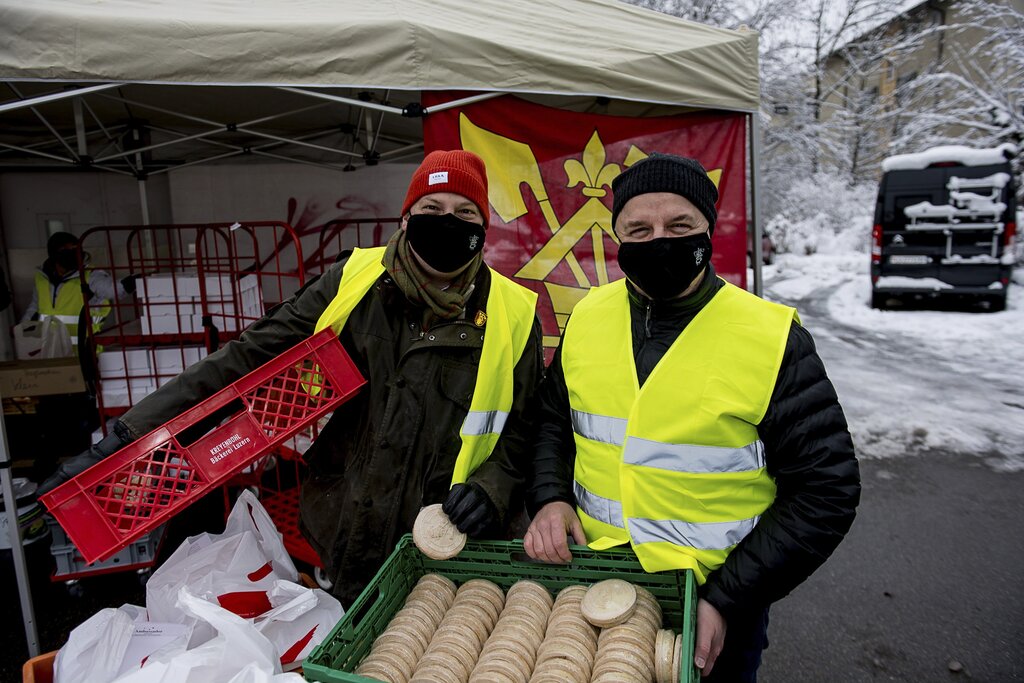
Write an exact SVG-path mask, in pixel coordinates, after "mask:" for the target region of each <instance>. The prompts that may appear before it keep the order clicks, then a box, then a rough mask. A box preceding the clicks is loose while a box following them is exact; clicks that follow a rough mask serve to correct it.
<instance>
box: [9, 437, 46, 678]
mask: <svg viewBox="0 0 1024 683" xmlns="http://www.w3.org/2000/svg"><path fill="white" fill-rule="evenodd" d="M0 485H2V486H3V492H4V507H5V508H6V510H5V512H6V514H7V533H8V534H9V535H10V541H11V559H12V560H13V561H14V574H15V577H16V578H17V581H18V595H19V596H20V597H21V617H22V621H24V623H25V640H26V642H27V643H28V656H29V657H30V658H31V657H36V656H38V655H39V637H38V636H37V635H36V614H35V610H34V609H33V607H32V586H31V584H30V583H29V578H28V565H27V564H26V563H25V546H23V545H22V538H21V526H20V525H19V524H18V500H17V498H16V497H15V495H14V480H13V479H12V478H11V456H10V454H9V453H8V452H7V426H6V425H5V424H4V421H3V419H2V418H0Z"/></svg>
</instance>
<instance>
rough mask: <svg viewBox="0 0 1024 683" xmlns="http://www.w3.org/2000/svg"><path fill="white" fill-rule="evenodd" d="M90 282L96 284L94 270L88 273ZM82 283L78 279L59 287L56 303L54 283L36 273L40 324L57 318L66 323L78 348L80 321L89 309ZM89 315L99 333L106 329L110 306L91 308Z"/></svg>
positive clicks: (106, 304)
mask: <svg viewBox="0 0 1024 683" xmlns="http://www.w3.org/2000/svg"><path fill="white" fill-rule="evenodd" d="M90 280H92V270H91V269H89V270H86V271H85V281H86V283H88V282H89V281H90ZM80 282H81V280H80V279H78V278H75V279H72V280H67V281H65V282H62V283H60V284H59V285H56V287H57V296H56V300H54V296H53V288H54V285H53V284H52V283H51V282H50V279H49V278H47V277H46V275H45V274H44V273H42V272H40V271H36V276H35V285H36V299H37V301H38V302H39V318H40V320H42V319H44V318H53V319H55V320H59V321H61V322H62V323H64V327H66V328H67V330H68V336H70V337H71V343H72V344H75V345H77V344H78V317H79V316H80V315H81V313H82V307H83V306H84V305H85V299H84V297H83V295H82V288H81V287H80V286H79V283H80ZM89 312H90V313H91V314H92V315H91V319H92V329H93V331H95V332H99V331H100V329H101V327H102V325H103V320H104V319H105V318H106V317H107V314H108V313H110V302H109V301H107V300H103V302H102V303H100V304H98V305H96V306H90V307H89Z"/></svg>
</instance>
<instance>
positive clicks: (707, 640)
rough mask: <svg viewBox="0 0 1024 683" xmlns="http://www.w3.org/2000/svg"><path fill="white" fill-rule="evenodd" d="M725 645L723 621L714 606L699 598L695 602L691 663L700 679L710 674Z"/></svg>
mask: <svg viewBox="0 0 1024 683" xmlns="http://www.w3.org/2000/svg"><path fill="white" fill-rule="evenodd" d="M723 645H725V619H724V618H723V617H722V615H721V613H719V611H718V610H717V609H715V607H714V605H712V604H711V603H710V602H708V601H707V600H705V599H704V598H701V599H700V600H698V601H697V642H696V643H694V646H693V663H694V664H696V665H697V668H698V669H700V675H701V677H704V676H707V675H709V674H710V673H711V667H713V666H714V665H715V660H716V659H718V655H719V654H721V652H722V646H723Z"/></svg>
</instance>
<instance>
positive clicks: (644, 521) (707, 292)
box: [524, 154, 860, 683]
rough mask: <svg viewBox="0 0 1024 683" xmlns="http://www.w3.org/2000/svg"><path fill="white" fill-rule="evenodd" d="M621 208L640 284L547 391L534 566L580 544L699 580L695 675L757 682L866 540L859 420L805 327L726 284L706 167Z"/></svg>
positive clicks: (575, 317) (659, 157)
mask: <svg viewBox="0 0 1024 683" xmlns="http://www.w3.org/2000/svg"><path fill="white" fill-rule="evenodd" d="M612 191H613V193H614V199H613V208H612V225H613V227H614V229H615V233H616V235H617V236H618V237H619V240H620V241H621V245H620V247H619V256H618V258H619V265H620V266H621V267H622V271H623V272H624V273H625V275H626V280H619V281H617V282H613V283H611V284H608V285H605V286H603V287H597V288H595V289H592V290H591V291H590V293H589V294H588V295H587V296H586V298H584V299H583V300H582V301H581V302H580V303H579V305H577V306H576V308H575V309H574V310H573V313H572V316H571V318H570V319H569V321H568V323H567V325H566V328H565V333H564V335H563V337H562V340H561V343H560V345H559V347H558V349H557V351H556V353H555V356H554V359H553V362H552V364H551V365H550V366H549V368H548V374H547V376H546V378H545V380H544V382H543V384H542V385H541V388H540V389H539V392H538V396H539V401H538V402H539V404H540V406H539V408H538V412H539V416H538V422H539V424H538V427H537V430H538V436H537V439H536V444H535V445H536V453H535V461H534V473H533V476H532V480H531V482H530V484H529V488H528V491H527V508H528V510H529V512H530V514H531V515H532V516H533V521H532V523H531V525H530V528H529V529H528V531H527V533H526V535H525V539H524V541H525V547H526V551H527V553H529V554H530V555H531V556H532V557H534V558H537V559H540V560H544V561H547V562H568V561H570V560H571V555H570V552H569V549H568V546H567V538H566V536H567V534H569V535H571V536H572V539H573V540H574V541H575V542H576V543H578V544H580V545H584V544H589V545H590V547H591V548H594V549H598V550H602V549H606V548H610V547H613V546H621V545H626V544H629V545H630V546H632V548H633V550H634V551H635V552H636V554H637V557H638V559H639V560H640V562H641V563H642V564H643V567H644V568H645V569H646V570H647V571H649V572H658V571H665V570H672V569H681V568H686V569H691V570H693V571H694V573H695V575H696V577H697V580H698V582H699V584H700V591H699V596H700V598H699V602H698V605H697V642H696V647H695V657H694V660H695V664H696V666H697V667H698V668H700V669H701V670H702V673H703V675H704V676H706V678H705V680H708V681H723V682H725V681H728V682H730V683H731V682H734V681H744V682H745V681H755V680H756V675H757V668H758V666H759V665H760V663H761V652H762V650H763V649H764V648H765V647H767V643H768V641H767V637H766V631H767V626H768V606H769V605H770V604H771V603H772V602H774V601H775V600H778V599H779V598H782V597H783V596H785V595H787V594H788V593H789V592H790V591H792V590H793V589H794V588H796V587H797V586H798V585H799V584H800V583H801V582H803V581H804V580H805V579H806V578H807V577H808V576H809V575H810V574H811V573H812V572H813V571H814V570H815V569H817V568H818V567H819V566H820V565H821V564H822V563H823V562H824V561H825V560H826V559H827V558H828V556H829V555H830V554H831V553H832V551H833V550H835V548H836V546H838V545H839V543H840V541H842V539H843V537H844V536H845V534H846V532H847V531H848V530H849V528H850V525H851V524H852V522H853V518H854V513H855V509H856V507H857V503H858V501H859V498H860V475H859V469H858V465H857V460H856V458H855V456H854V452H853V443H852V441H851V439H850V434H849V431H848V430H847V425H846V418H845V417H844V416H843V411H842V408H841V407H840V406H839V402H838V399H837V398H836V392H835V390H834V389H833V387H832V384H831V382H830V381H829V379H828V377H827V376H826V374H825V368H824V367H823V365H822V362H821V359H820V358H819V357H818V354H817V352H816V351H815V348H814V342H813V341H812V339H811V335H810V334H809V333H808V332H807V330H805V329H804V328H803V327H802V326H801V325H800V322H799V318H798V317H797V314H796V311H795V310H793V309H792V308H789V307H787V306H781V305H779V304H774V303H769V302H767V301H764V300H762V299H759V298H757V297H755V296H754V295H752V294H749V293H747V292H746V291H744V290H742V289H740V288H738V287H735V286H733V285H730V284H728V283H727V282H725V281H724V280H722V279H721V278H719V277H717V276H716V275H715V270H714V268H713V267H712V265H711V251H712V246H711V245H712V242H711V237H712V234H713V232H714V229H715V220H716V218H717V213H716V210H715V202H716V201H717V200H718V191H717V190H716V188H715V186H714V184H712V182H711V180H710V179H709V178H708V176H707V174H706V173H705V171H704V168H703V167H702V166H701V165H700V164H699V163H698V162H696V161H694V160H693V159H686V158H682V157H677V156H673V155H666V154H654V155H652V156H650V157H649V158H647V159H645V160H643V161H640V162H638V163H636V164H634V165H633V166H632V167H630V168H629V169H628V170H626V171H623V173H622V174H621V175H619V176H618V177H617V178H616V179H615V180H614V182H613V183H612Z"/></svg>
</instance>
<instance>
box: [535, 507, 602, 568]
mask: <svg viewBox="0 0 1024 683" xmlns="http://www.w3.org/2000/svg"><path fill="white" fill-rule="evenodd" d="M569 534H572V540H573V541H574V542H575V543H576V544H577V545H586V544H587V537H586V535H585V534H584V533H583V525H582V524H580V518H579V517H577V516H576V511H575V510H574V509H573V507H572V506H571V505H569V504H568V503H562V502H556V503H548V504H547V505H545V506H544V507H542V508H541V509H540V512H538V513H537V516H536V517H534V518H533V521H532V522H531V523H530V528H529V529H527V530H526V536H524V537H523V547H524V548H525V549H526V554H527V555H529V556H530V557H532V558H533V559H535V560H543V561H544V562H552V563H556V564H562V563H568V562H572V553H570V552H569V543H568V542H567V541H566V536H567V535H569Z"/></svg>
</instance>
